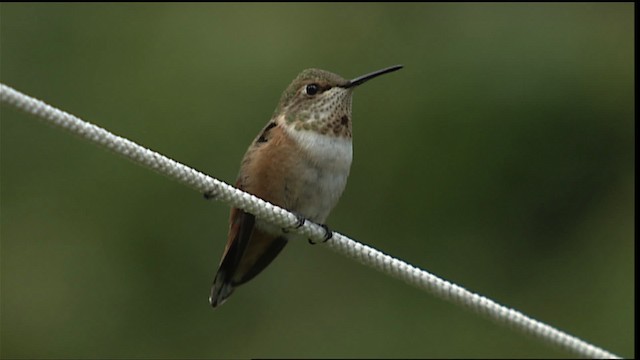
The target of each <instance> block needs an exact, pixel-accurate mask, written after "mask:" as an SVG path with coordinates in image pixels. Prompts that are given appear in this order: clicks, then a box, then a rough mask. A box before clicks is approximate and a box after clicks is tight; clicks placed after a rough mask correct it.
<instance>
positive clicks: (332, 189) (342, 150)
mask: <svg viewBox="0 0 640 360" xmlns="http://www.w3.org/2000/svg"><path fill="white" fill-rule="evenodd" d="M287 132H288V134H289V135H291V137H292V138H293V139H294V140H295V141H296V142H297V143H298V144H299V145H300V147H301V150H302V151H303V152H304V155H305V156H306V157H307V158H308V159H309V161H308V166H305V167H304V169H303V170H302V171H301V173H300V174H299V175H300V177H301V180H302V181H301V184H300V186H301V188H300V189H301V190H300V193H301V196H300V197H299V201H298V204H296V206H295V208H296V211H298V212H299V213H301V214H302V215H304V216H305V217H307V218H308V219H310V220H312V221H315V222H320V223H323V222H324V221H325V219H326V218H327V216H329V212H330V211H331V209H333V207H334V206H335V205H336V203H337V202H338V199H339V198H340V195H342V192H343V191H344V188H345V186H346V184H347V177H348V176H349V170H350V168H351V160H352V158H353V148H352V145H351V139H350V138H346V137H336V136H328V135H322V134H319V133H317V132H315V131H309V130H302V131H300V130H297V131H296V130H293V129H288V130H287ZM301 155H303V154H301Z"/></svg>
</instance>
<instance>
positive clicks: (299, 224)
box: [282, 212, 307, 233]
mask: <svg viewBox="0 0 640 360" xmlns="http://www.w3.org/2000/svg"><path fill="white" fill-rule="evenodd" d="M293 214H294V215H295V216H296V218H298V221H296V224H295V225H294V226H293V228H292V229H299V228H301V227H302V225H304V223H305V222H306V221H307V218H305V217H304V216H302V215H300V214H298V213H295V212H294V213H293ZM282 232H283V233H288V232H289V229H287V228H282Z"/></svg>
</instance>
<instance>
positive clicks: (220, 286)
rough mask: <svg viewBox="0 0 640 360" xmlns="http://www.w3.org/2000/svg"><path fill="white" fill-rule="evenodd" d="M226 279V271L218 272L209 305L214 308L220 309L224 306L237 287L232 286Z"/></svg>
mask: <svg viewBox="0 0 640 360" xmlns="http://www.w3.org/2000/svg"><path fill="white" fill-rule="evenodd" d="M226 277H227V276H226V274H225V271H222V270H221V271H218V273H217V274H216V278H215V280H214V281H213V286H212V287H211V295H209V303H210V304H211V306H213V307H218V306H220V305H222V304H224V302H225V301H226V300H227V298H228V297H229V296H231V294H232V293H233V290H234V289H235V286H233V284H231V282H230V281H229V279H225V278H226Z"/></svg>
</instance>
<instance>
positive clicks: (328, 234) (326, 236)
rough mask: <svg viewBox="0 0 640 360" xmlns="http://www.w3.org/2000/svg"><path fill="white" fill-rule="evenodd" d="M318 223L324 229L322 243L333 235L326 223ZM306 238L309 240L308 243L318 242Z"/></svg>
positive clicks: (314, 243)
mask: <svg viewBox="0 0 640 360" xmlns="http://www.w3.org/2000/svg"><path fill="white" fill-rule="evenodd" d="M319 225H320V226H322V228H323V229H324V240H322V243H323V244H324V243H326V242H327V241H328V240H329V239H331V238H332V237H333V231H331V230H330V229H329V227H328V226H327V225H326V224H319ZM307 240H309V244H311V245H316V244H318V243H317V242H313V241H311V239H307Z"/></svg>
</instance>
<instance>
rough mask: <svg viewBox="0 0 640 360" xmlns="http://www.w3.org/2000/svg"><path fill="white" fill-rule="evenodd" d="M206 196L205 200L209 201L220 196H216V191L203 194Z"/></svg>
mask: <svg viewBox="0 0 640 360" xmlns="http://www.w3.org/2000/svg"><path fill="white" fill-rule="evenodd" d="M202 195H203V196H204V198H205V199H207V200H211V199H215V198H217V197H218V194H216V191H215V190H209V191H206V192H205V193H204V194H202Z"/></svg>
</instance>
